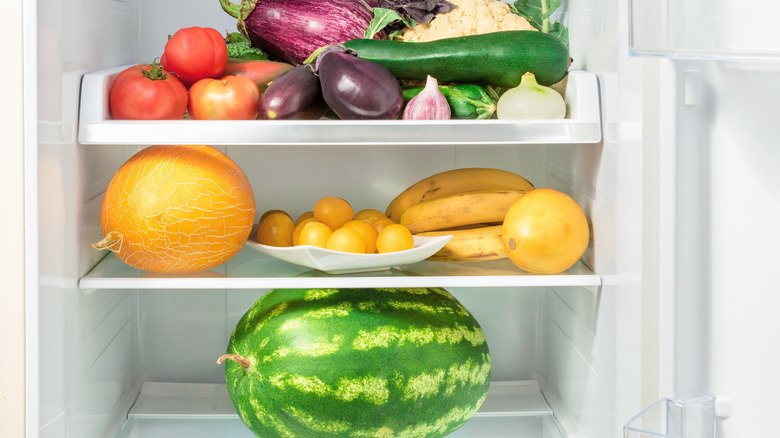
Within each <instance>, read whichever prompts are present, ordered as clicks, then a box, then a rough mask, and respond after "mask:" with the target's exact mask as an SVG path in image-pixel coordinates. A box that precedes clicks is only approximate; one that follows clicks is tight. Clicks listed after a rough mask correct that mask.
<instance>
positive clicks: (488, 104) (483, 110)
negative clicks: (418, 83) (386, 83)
mask: <svg viewBox="0 0 780 438" xmlns="http://www.w3.org/2000/svg"><path fill="white" fill-rule="evenodd" d="M422 90H423V87H413V88H404V91H403V92H404V101H406V102H408V101H410V100H412V98H413V97H414V96H417V95H418V94H420V92H421V91H422ZM439 91H441V94H443V95H444V97H445V98H446V99H447V103H449V104H450V109H451V110H452V118H453V119H489V118H491V117H492V116H493V114H495V112H496V101H495V100H493V98H491V97H490V96H489V95H488V93H487V92H486V91H485V89H484V88H482V87H480V86H479V85H473V84H457V85H439Z"/></svg>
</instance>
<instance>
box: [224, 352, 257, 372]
mask: <svg viewBox="0 0 780 438" xmlns="http://www.w3.org/2000/svg"><path fill="white" fill-rule="evenodd" d="M225 359H230V360H232V361H233V362H235V363H237V364H239V365H241V366H242V367H244V369H248V368H249V367H250V366H251V365H252V362H251V361H250V360H249V359H247V358H245V357H243V356H240V355H238V354H223V355H222V356H220V357H219V359H217V363H222V362H224V361H225Z"/></svg>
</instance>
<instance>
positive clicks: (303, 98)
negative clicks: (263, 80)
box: [259, 64, 328, 120]
mask: <svg viewBox="0 0 780 438" xmlns="http://www.w3.org/2000/svg"><path fill="white" fill-rule="evenodd" d="M327 110H328V105H327V104H326V103H325V100H324V99H323V98H322V90H321V89H320V80H319V78H318V77H317V75H316V74H315V73H314V67H313V66H312V65H311V64H306V65H298V66H295V67H293V68H291V69H289V70H287V71H285V72H284V73H282V74H281V75H279V77H277V78H276V79H274V80H273V82H271V84H270V85H269V86H268V88H267V89H266V90H265V92H264V93H263V95H262V96H261V97H260V116H259V118H260V119H264V120H316V119H319V118H320V117H322V116H323V115H324V114H325V112H326V111H327Z"/></svg>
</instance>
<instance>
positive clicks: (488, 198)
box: [399, 189, 527, 233]
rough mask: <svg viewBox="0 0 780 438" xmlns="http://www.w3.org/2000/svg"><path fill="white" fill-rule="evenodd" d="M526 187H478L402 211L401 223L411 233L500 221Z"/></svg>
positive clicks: (421, 203) (525, 191) (424, 202)
mask: <svg viewBox="0 0 780 438" xmlns="http://www.w3.org/2000/svg"><path fill="white" fill-rule="evenodd" d="M525 193H527V190H525V189H523V190H477V191H473V192H463V193H457V194H454V195H449V196H445V197H443V198H438V199H431V200H429V201H423V202H420V203H417V204H414V205H412V206H411V207H409V208H407V209H406V210H404V212H403V213H402V214H401V220H400V221H399V223H400V224H402V225H405V226H406V227H407V228H409V230H410V231H411V232H412V233H422V232H424V231H435V230H441V229H445V228H452V227H458V226H461V225H473V224H481V223H485V222H501V221H502V220H504V215H505V214H506V211H507V209H509V206H510V205H512V203H513V202H515V201H516V200H517V199H519V198H520V197H522V196H523V195H524V194H525Z"/></svg>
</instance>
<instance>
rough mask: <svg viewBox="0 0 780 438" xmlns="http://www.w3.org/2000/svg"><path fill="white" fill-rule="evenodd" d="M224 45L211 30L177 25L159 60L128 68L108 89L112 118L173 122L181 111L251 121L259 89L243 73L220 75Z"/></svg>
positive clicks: (195, 116)
mask: <svg viewBox="0 0 780 438" xmlns="http://www.w3.org/2000/svg"><path fill="white" fill-rule="evenodd" d="M227 62H228V56H227V44H226V42H225V38H224V37H223V36H222V35H220V33H219V32H217V31H216V30H215V29H212V28H201V27H188V28H184V29H179V30H178V31H177V32H176V33H174V34H173V36H171V38H170V39H169V40H168V42H167V43H166V44H165V48H164V50H163V54H162V56H161V57H160V62H159V63H157V62H156V61H155V62H152V63H151V64H139V65H135V66H132V67H129V68H127V69H125V70H123V71H122V72H120V73H119V75H117V77H116V78H115V79H114V82H113V84H112V86H111V91H110V93H109V108H110V109H111V115H112V116H113V117H114V118H115V119H124V120H176V119H181V118H182V117H183V116H184V114H185V111H189V115H190V117H191V118H193V119H198V120H253V119H256V118H257V115H258V104H259V103H260V89H259V88H258V86H257V84H255V83H254V81H252V80H251V79H249V78H248V77H245V76H238V75H224V73H225V69H226V67H227Z"/></svg>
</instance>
